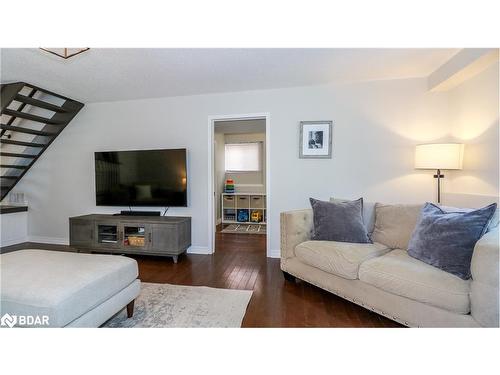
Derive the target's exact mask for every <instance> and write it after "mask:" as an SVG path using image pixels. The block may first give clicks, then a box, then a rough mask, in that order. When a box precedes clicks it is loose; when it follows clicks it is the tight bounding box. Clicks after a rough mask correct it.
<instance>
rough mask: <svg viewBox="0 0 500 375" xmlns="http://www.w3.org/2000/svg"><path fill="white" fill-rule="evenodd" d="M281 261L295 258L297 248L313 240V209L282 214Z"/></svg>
mask: <svg viewBox="0 0 500 375" xmlns="http://www.w3.org/2000/svg"><path fill="white" fill-rule="evenodd" d="M280 220H281V246H280V248H281V261H283V260H285V259H287V258H292V257H294V256H295V252H294V249H295V246H297V245H298V244H300V243H302V242H304V241H308V240H310V239H311V236H312V231H313V212H312V210H311V209H306V210H294V211H287V212H282V213H281V215H280Z"/></svg>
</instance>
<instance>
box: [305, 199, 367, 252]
mask: <svg viewBox="0 0 500 375" xmlns="http://www.w3.org/2000/svg"><path fill="white" fill-rule="evenodd" d="M309 201H310V202H311V207H312V209H313V224H314V234H313V237H312V239H313V240H315V241H339V242H356V243H370V242H371V241H370V238H369V237H368V233H367V231H366V228H365V225H364V224H363V198H360V199H358V200H355V201H338V202H325V201H320V200H317V199H314V198H309Z"/></svg>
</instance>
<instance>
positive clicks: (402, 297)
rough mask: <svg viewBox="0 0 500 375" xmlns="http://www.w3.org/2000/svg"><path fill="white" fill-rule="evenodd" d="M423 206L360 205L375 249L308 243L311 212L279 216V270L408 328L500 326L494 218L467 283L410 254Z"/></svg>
mask: <svg viewBox="0 0 500 375" xmlns="http://www.w3.org/2000/svg"><path fill="white" fill-rule="evenodd" d="M421 207H422V205H385V204H380V203H377V204H373V203H365V205H364V212H363V220H364V223H365V226H366V227H367V230H368V232H369V233H370V236H371V238H372V240H373V244H354V243H345V242H334V241H311V235H312V231H313V214H312V210H311V209H305V210H295V211H289V212H283V213H281V269H282V270H283V272H284V275H285V278H286V279H288V280H294V279H295V278H299V279H301V280H304V281H306V282H308V283H311V284H313V285H316V286H318V287H320V288H322V289H325V290H328V291H330V292H332V293H334V294H336V295H338V296H340V297H343V298H345V299H347V300H349V301H352V302H354V303H356V304H358V305H361V306H363V307H365V308H367V309H369V310H372V311H375V312H377V313H379V314H381V315H384V316H386V317H388V318H390V319H392V320H395V321H397V322H399V323H401V324H404V325H406V326H410V327H498V325H499V316H498V315H499V309H498V303H499V286H498V282H499V281H498V273H499V272H498V269H499V244H498V217H496V219H495V220H492V223H491V224H490V227H489V232H488V233H486V234H485V235H484V236H483V237H482V238H481V239H480V240H479V241H478V242H477V244H476V246H475V249H474V254H473V259H472V265H471V271H472V278H471V279H470V280H462V279H460V278H459V277H457V276H454V275H452V274H450V273H447V272H445V271H442V270H440V269H438V268H435V267H433V266H430V265H428V264H426V263H423V262H421V261H419V260H417V259H414V258H412V257H410V256H409V255H408V254H407V252H406V250H407V246H408V242H409V240H410V237H411V234H412V232H413V229H414V227H415V224H416V221H417V219H418V216H419V214H420V208H421Z"/></svg>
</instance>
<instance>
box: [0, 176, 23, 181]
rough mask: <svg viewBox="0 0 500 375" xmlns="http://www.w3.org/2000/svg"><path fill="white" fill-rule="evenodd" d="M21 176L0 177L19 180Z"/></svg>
mask: <svg viewBox="0 0 500 375" xmlns="http://www.w3.org/2000/svg"><path fill="white" fill-rule="evenodd" d="M18 177H19V176H0V178H6V179H8V180H17V179H18Z"/></svg>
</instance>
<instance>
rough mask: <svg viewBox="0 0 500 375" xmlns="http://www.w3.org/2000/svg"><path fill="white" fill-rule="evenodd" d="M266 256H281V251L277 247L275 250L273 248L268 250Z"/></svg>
mask: <svg viewBox="0 0 500 375" xmlns="http://www.w3.org/2000/svg"><path fill="white" fill-rule="evenodd" d="M267 256H268V257H269V258H281V251H280V249H277V250H276V249H274V250H271V251H268V253H267Z"/></svg>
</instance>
